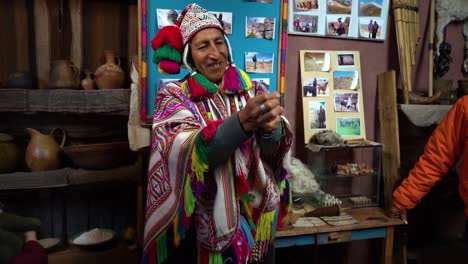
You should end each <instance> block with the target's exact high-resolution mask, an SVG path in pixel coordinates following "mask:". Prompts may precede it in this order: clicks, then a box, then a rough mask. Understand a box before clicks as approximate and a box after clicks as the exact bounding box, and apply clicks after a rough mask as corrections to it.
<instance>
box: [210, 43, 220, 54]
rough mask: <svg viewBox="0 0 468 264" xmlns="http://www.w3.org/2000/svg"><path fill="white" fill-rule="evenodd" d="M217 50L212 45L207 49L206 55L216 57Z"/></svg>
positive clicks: (216, 47)
mask: <svg viewBox="0 0 468 264" xmlns="http://www.w3.org/2000/svg"><path fill="white" fill-rule="evenodd" d="M219 53H220V51H219V48H218V46H216V45H215V44H214V43H212V44H210V46H209V49H208V55H209V56H212V57H217V56H219Z"/></svg>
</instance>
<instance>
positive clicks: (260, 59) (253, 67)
mask: <svg viewBox="0 0 468 264" xmlns="http://www.w3.org/2000/svg"><path fill="white" fill-rule="evenodd" d="M274 55H275V54H274V53H260V52H246V53H245V71H246V72H251V73H273V64H274Z"/></svg>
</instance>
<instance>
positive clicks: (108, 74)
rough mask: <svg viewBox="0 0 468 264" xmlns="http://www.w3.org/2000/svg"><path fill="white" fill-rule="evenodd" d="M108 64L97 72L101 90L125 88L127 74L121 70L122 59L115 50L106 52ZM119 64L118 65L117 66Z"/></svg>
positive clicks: (100, 67)
mask: <svg viewBox="0 0 468 264" xmlns="http://www.w3.org/2000/svg"><path fill="white" fill-rule="evenodd" d="M104 55H105V58H106V63H104V64H103V65H101V66H99V68H97V70H96V72H95V80H96V85H97V87H98V88H99V89H117V88H123V87H122V86H123V84H124V81H125V74H124V71H123V70H122V68H120V59H119V57H117V56H116V55H115V51H113V50H105V51H104ZM116 62H117V64H116Z"/></svg>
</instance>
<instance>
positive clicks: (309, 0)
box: [294, 0, 319, 11]
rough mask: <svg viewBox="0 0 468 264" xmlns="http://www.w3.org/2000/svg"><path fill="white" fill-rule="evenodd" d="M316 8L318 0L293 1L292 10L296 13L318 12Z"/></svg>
mask: <svg viewBox="0 0 468 264" xmlns="http://www.w3.org/2000/svg"><path fill="white" fill-rule="evenodd" d="M318 8H319V3H318V0H294V10H296V11H309V10H318Z"/></svg>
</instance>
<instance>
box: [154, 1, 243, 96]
mask: <svg viewBox="0 0 468 264" xmlns="http://www.w3.org/2000/svg"><path fill="white" fill-rule="evenodd" d="M207 28H217V29H219V30H221V31H222V32H223V33H224V29H223V26H222V25H221V23H220V22H219V20H218V18H217V17H216V16H215V15H214V14H211V13H208V11H207V10H206V9H204V8H203V7H201V6H199V5H197V4H195V3H192V4H189V5H188V6H187V7H186V8H185V9H184V11H182V14H181V15H180V16H179V18H178V20H177V22H176V23H175V24H174V25H170V26H165V27H163V28H162V29H161V30H160V31H159V32H158V34H157V35H156V36H155V37H154V39H153V40H152V41H151V46H152V48H153V50H154V51H155V52H154V55H153V62H154V63H155V64H158V70H159V72H161V73H164V74H177V73H179V72H180V65H182V64H184V65H185V66H186V67H187V69H188V70H189V72H190V73H191V75H190V78H189V80H188V81H189V86H190V87H191V88H192V89H193V90H195V91H194V96H195V97H197V96H198V95H199V94H200V95H201V94H202V93H204V91H203V90H208V91H209V92H210V93H213V92H214V91H215V90H217V89H218V87H217V86H216V85H214V84H213V83H211V82H210V81H209V80H207V79H206V77H205V76H203V75H201V74H197V72H196V69H192V68H191V67H190V65H189V63H188V62H187V57H188V53H189V50H190V47H189V45H187V44H188V43H189V42H190V40H191V39H192V38H193V36H195V34H197V33H198V32H199V31H201V30H203V29H207ZM224 39H225V41H226V45H227V47H228V50H229V58H228V60H229V67H228V68H227V69H226V73H225V77H224V79H223V84H222V88H223V89H224V90H226V91H237V90H239V89H242V90H243V89H247V88H250V87H251V82H250V79H249V78H248V76H247V74H246V73H245V72H243V71H242V70H240V69H237V68H236V67H235V64H234V61H233V56H232V49H231V45H230V43H229V40H228V38H227V36H226V35H224ZM202 86H203V87H204V89H202ZM197 87H198V88H197Z"/></svg>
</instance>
